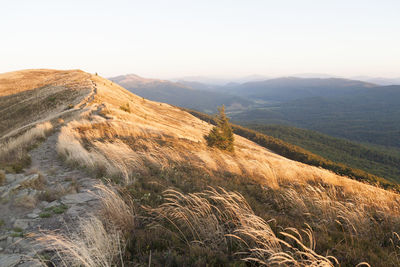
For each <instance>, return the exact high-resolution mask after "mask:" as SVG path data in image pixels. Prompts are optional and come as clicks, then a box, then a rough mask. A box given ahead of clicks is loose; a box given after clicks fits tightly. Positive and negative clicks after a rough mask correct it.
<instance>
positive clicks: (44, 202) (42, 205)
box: [40, 201, 49, 207]
mask: <svg viewBox="0 0 400 267" xmlns="http://www.w3.org/2000/svg"><path fill="white" fill-rule="evenodd" d="M48 204H49V202H47V201H42V202H40V206H41V207H46V206H47V205H48Z"/></svg>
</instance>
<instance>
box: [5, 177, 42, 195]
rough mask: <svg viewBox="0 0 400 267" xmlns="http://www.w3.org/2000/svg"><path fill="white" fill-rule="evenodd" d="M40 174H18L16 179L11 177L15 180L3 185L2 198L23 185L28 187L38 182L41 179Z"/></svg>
mask: <svg viewBox="0 0 400 267" xmlns="http://www.w3.org/2000/svg"><path fill="white" fill-rule="evenodd" d="M39 177H40V176H39V174H37V173H34V174H31V175H28V176H16V178H15V179H11V180H13V182H12V183H10V184H9V185H7V186H2V188H1V191H0V192H1V196H0V197H1V198H5V197H7V196H8V195H9V194H10V193H11V192H13V191H17V190H18V189H20V188H21V187H26V186H29V185H32V184H34V183H35V182H36V180H37V179H39Z"/></svg>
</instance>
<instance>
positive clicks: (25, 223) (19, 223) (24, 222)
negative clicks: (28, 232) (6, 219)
mask: <svg viewBox="0 0 400 267" xmlns="http://www.w3.org/2000/svg"><path fill="white" fill-rule="evenodd" d="M30 222H31V220H29V219H17V220H15V222H14V228H21V229H22V230H25V229H27V228H28V227H29V223H30Z"/></svg>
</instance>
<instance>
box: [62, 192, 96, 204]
mask: <svg viewBox="0 0 400 267" xmlns="http://www.w3.org/2000/svg"><path fill="white" fill-rule="evenodd" d="M95 199H97V196H95V195H94V194H92V193H89V192H84V193H78V194H72V195H66V196H63V197H62V199H61V202H62V203H64V204H82V203H85V202H88V201H90V200H95Z"/></svg>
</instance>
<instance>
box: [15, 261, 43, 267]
mask: <svg viewBox="0 0 400 267" xmlns="http://www.w3.org/2000/svg"><path fill="white" fill-rule="evenodd" d="M41 266H43V264H41V263H40V262H37V261H26V262H24V263H21V264H19V265H18V267H41Z"/></svg>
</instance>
